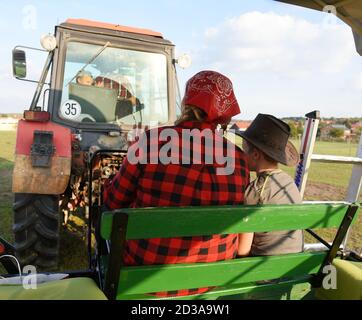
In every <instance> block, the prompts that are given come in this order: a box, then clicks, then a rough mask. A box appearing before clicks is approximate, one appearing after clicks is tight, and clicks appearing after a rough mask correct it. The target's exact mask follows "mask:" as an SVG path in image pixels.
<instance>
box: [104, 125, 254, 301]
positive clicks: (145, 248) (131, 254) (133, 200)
mask: <svg viewBox="0 0 362 320" xmlns="http://www.w3.org/2000/svg"><path fill="white" fill-rule="evenodd" d="M166 128H172V129H176V130H177V131H178V132H181V130H182V129H194V128H198V129H199V130H200V131H202V129H212V126H211V125H209V124H200V123H197V122H185V123H182V124H181V125H179V126H176V127H166ZM166 128H159V129H153V130H158V134H159V133H161V132H162V131H163V130H165V129H166ZM146 136H147V137H148V138H149V137H150V131H148V132H147V133H146ZM179 137H180V139H179V147H180V149H179V150H180V155H179V156H180V163H184V161H183V160H185V157H184V158H182V151H181V150H182V149H181V147H182V146H185V144H183V141H182V136H181V134H179ZM212 137H213V140H215V141H216V140H217V139H219V140H220V139H221V143H219V146H217V145H216V143H215V145H216V146H215V149H214V150H211V152H212V153H213V154H211V156H213V158H212V159H214V160H215V155H217V154H219V155H220V154H221V155H222V154H224V155H226V154H227V153H226V148H227V147H229V148H231V149H230V150H233V151H234V154H233V157H234V158H235V170H234V172H233V174H230V175H218V174H217V173H216V168H217V167H223V165H220V164H218V163H220V162H221V161H217V162H218V163H216V161H215V163H214V164H192V163H191V164H168V165H163V164H161V163H159V164H139V163H138V164H131V163H130V162H129V161H128V160H127V159H125V160H124V163H123V166H122V168H121V170H120V171H119V173H118V174H117V176H116V177H115V178H114V179H113V181H112V183H111V184H109V185H108V186H107V187H106V188H105V192H104V204H105V205H106V206H107V207H108V208H109V209H112V210H113V209H117V208H125V207H172V206H175V207H177V206H207V205H233V204H235V205H237V204H242V203H243V201H244V191H245V188H246V186H247V184H248V183H249V171H248V168H247V165H246V159H245V155H244V153H243V152H242V151H241V150H240V149H239V148H238V147H236V146H234V145H233V144H232V143H230V142H229V141H228V140H226V139H225V138H223V137H221V136H220V135H215V134H213V135H212ZM201 141H202V142H201V144H202V147H201V148H200V150H201V159H202V160H204V159H205V157H204V156H205V148H204V146H205V140H201ZM156 143H157V141H156ZM163 143H166V142H163ZM158 144H159V147H158V148H156V150H157V152H158V151H159V150H160V148H161V147H162V143H161V142H158ZM133 147H135V146H133ZM131 148H132V147H131ZM147 148H148V149H147V150H148V152H147V154H148V156H149V155H150V154H149V150H150V139H147ZM130 150H131V149H130ZM196 150H198V148H195V147H194V148H193V150H192V151H193V152H194V153H195V152H197V151H196ZM207 152H210V150H209V151H206V153H207ZM190 158H191V159H195V157H190ZM202 163H205V161H202ZM207 163H209V162H207ZM237 249H238V235H236V234H235V235H213V236H198V237H178V238H164V239H160V238H157V239H143V240H131V241H127V246H126V251H125V257H124V263H125V264H126V265H161V264H177V263H194V262H215V261H220V260H228V259H233V258H235V256H236V254H237ZM207 290H208V289H207V288H199V289H191V290H190V289H188V290H179V291H175V292H168V293H157V296H170V295H174V296H181V295H189V294H199V293H203V292H206V291H207Z"/></svg>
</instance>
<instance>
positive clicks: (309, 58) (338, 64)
mask: <svg viewBox="0 0 362 320" xmlns="http://www.w3.org/2000/svg"><path fill="white" fill-rule="evenodd" d="M331 35H332V36H331ZM204 39H205V43H206V50H205V51H203V53H204V54H203V56H204V57H205V62H206V63H212V64H213V65H218V66H222V67H223V69H225V70H227V71H232V72H242V71H246V70H254V71H256V70H262V71H264V72H268V71H270V72H276V73H278V74H280V75H283V76H287V77H291V78H295V77H305V76H307V75H308V74H311V73H315V72H316V71H319V72H322V73H336V72H339V71H340V70H341V69H343V68H344V67H346V66H348V64H349V63H350V61H351V59H352V57H353V56H354V50H353V48H354V42H353V37H352V34H351V32H350V30H349V28H346V27H345V26H344V25H340V24H337V25H331V26H328V25H325V24H323V23H322V22H321V23H320V24H317V23H312V22H309V21H306V20H303V19H298V18H295V17H292V16H289V15H278V14H276V13H273V12H269V13H262V12H257V11H253V12H248V13H246V14H243V15H241V16H239V17H235V18H230V19H227V20H225V21H224V22H223V23H222V24H221V25H219V26H213V27H210V28H209V29H207V30H206V32H205V34H204ZM331 39H332V40H331ZM208 52H209V53H208Z"/></svg>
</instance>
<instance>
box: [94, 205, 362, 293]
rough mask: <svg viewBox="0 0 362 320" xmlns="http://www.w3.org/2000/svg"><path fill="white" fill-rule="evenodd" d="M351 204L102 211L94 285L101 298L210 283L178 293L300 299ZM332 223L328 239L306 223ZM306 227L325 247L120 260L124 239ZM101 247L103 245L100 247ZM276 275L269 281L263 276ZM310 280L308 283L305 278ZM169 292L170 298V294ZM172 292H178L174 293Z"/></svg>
mask: <svg viewBox="0 0 362 320" xmlns="http://www.w3.org/2000/svg"><path fill="white" fill-rule="evenodd" d="M358 209H359V205H358V204H339V203H335V204H333V203H331V204H303V205H266V206H221V207H217V206H213V207H185V208H183V207H179V208H139V209H122V210H116V211H113V212H105V213H103V215H102V218H101V225H100V231H101V232H100V234H101V237H102V239H103V240H102V241H105V242H106V243H107V244H108V246H106V245H105V243H103V245H102V246H98V247H99V248H103V249H99V252H98V262H99V269H100V274H101V284H102V289H103V290H104V292H105V294H106V295H107V297H108V298H109V299H155V298H156V297H154V296H151V295H149V294H147V293H150V292H159V291H173V290H179V289H191V288H199V287H215V288H214V289H213V290H211V291H209V292H207V293H204V294H201V295H193V296H188V297H182V298H181V299H217V298H227V299H232V298H238V299H240V298H249V299H277V298H287V299H302V298H308V297H310V296H311V293H313V290H311V287H313V288H314V287H319V286H320V285H321V283H322V282H321V281H322V279H323V273H322V270H323V267H324V266H325V265H327V264H330V263H332V261H333V259H334V258H335V257H336V255H337V251H338V250H339V247H340V244H341V243H342V241H343V238H344V236H345V234H346V231H347V229H348V228H349V226H350V225H351V224H352V223H353V222H354V221H355V219H356V217H357V213H358V211H359V210H358ZM322 228H338V231H337V233H336V236H335V239H334V242H333V244H332V246H329V245H328V243H326V242H325V241H324V240H323V239H321V238H319V237H318V236H317V235H316V234H314V233H313V232H312V231H311V230H310V229H322ZM299 229H302V230H309V231H310V232H311V233H312V234H313V235H314V236H316V237H317V238H318V239H319V240H320V241H322V242H323V243H325V244H326V245H328V246H329V248H328V249H326V251H321V252H304V253H297V254H287V255H279V256H269V257H250V258H242V259H234V260H228V261H220V262H214V263H194V264H174V265H154V266H136V267H134V266H123V265H122V255H123V251H124V245H125V241H126V240H132V239H148V238H168V237H181V236H198V235H213V234H233V233H243V232H264V231H278V230H299ZM105 248H109V250H107V249H105ZM272 279H280V280H279V281H278V283H276V282H275V281H266V280H272ZM311 284H312V285H311ZM173 299H175V298H173ZM178 299H180V298H178Z"/></svg>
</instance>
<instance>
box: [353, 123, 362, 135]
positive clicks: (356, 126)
mask: <svg viewBox="0 0 362 320" xmlns="http://www.w3.org/2000/svg"><path fill="white" fill-rule="evenodd" d="M361 128H362V121H359V122H356V123H354V124H352V125H351V131H352V133H356V132H359V130H360V129H361Z"/></svg>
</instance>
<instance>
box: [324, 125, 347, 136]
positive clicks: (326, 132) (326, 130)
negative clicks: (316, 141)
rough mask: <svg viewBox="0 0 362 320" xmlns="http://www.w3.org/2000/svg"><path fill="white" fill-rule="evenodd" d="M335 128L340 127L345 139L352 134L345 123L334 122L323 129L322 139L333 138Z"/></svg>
mask: <svg viewBox="0 0 362 320" xmlns="http://www.w3.org/2000/svg"><path fill="white" fill-rule="evenodd" d="M333 129H339V130H341V131H343V135H342V137H341V138H342V139H344V140H346V139H347V138H349V137H350V135H351V130H350V129H348V128H347V127H346V126H345V125H343V124H332V125H328V126H326V127H324V128H322V129H321V139H322V140H329V139H331V138H333V137H332V136H331V131H332V130H333Z"/></svg>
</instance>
